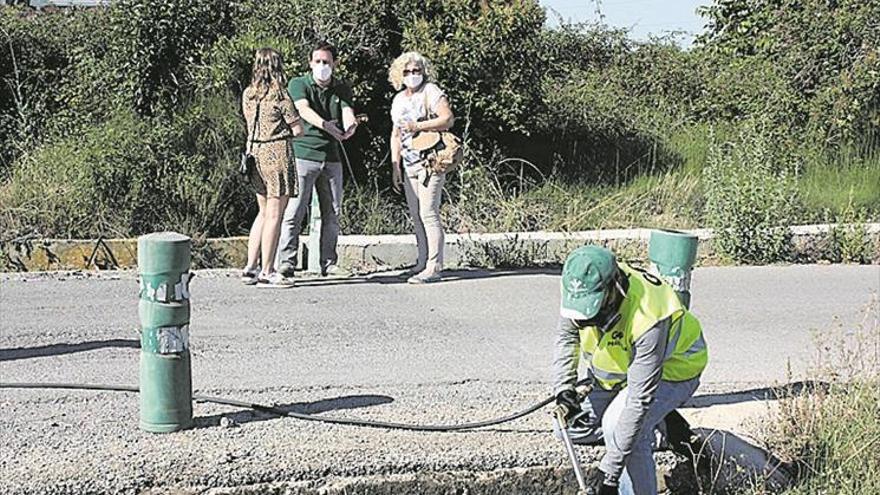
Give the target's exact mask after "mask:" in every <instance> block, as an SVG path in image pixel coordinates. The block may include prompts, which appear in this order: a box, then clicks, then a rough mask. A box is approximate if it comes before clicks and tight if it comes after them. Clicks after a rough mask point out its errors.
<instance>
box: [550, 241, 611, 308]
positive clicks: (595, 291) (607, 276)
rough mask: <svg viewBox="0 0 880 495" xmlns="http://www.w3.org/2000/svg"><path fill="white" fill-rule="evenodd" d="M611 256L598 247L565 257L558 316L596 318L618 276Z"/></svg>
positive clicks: (583, 248)
mask: <svg viewBox="0 0 880 495" xmlns="http://www.w3.org/2000/svg"><path fill="white" fill-rule="evenodd" d="M617 270H618V268H617V260H615V258H614V253H612V252H611V251H609V250H607V249H605V248H602V247H599V246H583V247H580V248H577V249H575V250H574V251H572V252H571V254H569V255H568V258H567V259H566V260H565V265H564V266H563V267H562V306H561V308H560V309H559V314H560V315H561V316H562V317H563V318H569V319H572V320H589V319H590V318H592V317H594V316H596V313H598V312H599V309H600V308H602V302H603V301H604V300H605V293H606V289H608V288H609V287H611V284H612V283H613V281H614V275H615V274H616V273H617Z"/></svg>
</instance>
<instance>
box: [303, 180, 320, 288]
mask: <svg viewBox="0 0 880 495" xmlns="http://www.w3.org/2000/svg"><path fill="white" fill-rule="evenodd" d="M308 250H309V258H308V266H307V267H306V271H308V272H309V273H317V274H319V275H320V273H321V204H320V202H319V201H318V190H317V189H313V190H312V206H311V213H310V214H309V249H308Z"/></svg>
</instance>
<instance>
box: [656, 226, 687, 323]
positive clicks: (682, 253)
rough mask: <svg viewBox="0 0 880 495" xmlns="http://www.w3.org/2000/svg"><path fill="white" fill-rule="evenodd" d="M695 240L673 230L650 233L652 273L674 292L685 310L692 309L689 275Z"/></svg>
mask: <svg viewBox="0 0 880 495" xmlns="http://www.w3.org/2000/svg"><path fill="white" fill-rule="evenodd" d="M697 242H698V240H697V236H695V235H693V234H688V233H686V232H678V231H675V230H653V231H651V240H650V241H649V243H648V259H650V260H651V271H653V272H655V273H657V274H658V275H660V277H662V278H663V279H664V280H665V281H666V282H667V283H669V285H671V286H672V288H673V289H675V292H676V293H677V294H678V297H679V299H681V303H682V304H684V306H685V307H686V308H690V305H691V271H692V270H693V268H694V262H695V261H696V259H697Z"/></svg>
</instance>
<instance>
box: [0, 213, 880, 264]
mask: <svg viewBox="0 0 880 495" xmlns="http://www.w3.org/2000/svg"><path fill="white" fill-rule="evenodd" d="M835 227H836V224H822V225H799V226H794V227H791V233H792V243H793V252H794V261H796V262H800V263H816V262H823V261H828V260H829V259H832V256H831V254H830V253H832V252H833V246H832V240H831V238H830V235H829V233H830V232H831V231H832V229H834V228H835ZM864 227H865V231H866V233H867V234H868V236H869V237H870V242H872V243H873V245H874V253H875V254H874V256H873V260H872V262H873V263H880V223H870V224H865V226H864ZM651 230H652V229H644V228H639V229H609V230H590V231H582V232H507V233H495V234H449V235H447V236H446V250H445V263H444V265H445V267H446V268H450V269H454V268H464V267H485V268H496V267H522V266H536V265H546V264H554V263H561V262H562V261H564V259H565V256H566V255H567V254H568V253H569V252H570V251H571V250H572V249H574V248H575V247H577V246H581V245H584V244H587V243H591V242H592V243H598V244H602V245H605V246H607V247H609V248H611V249H613V250H615V252H617V253H618V254H619V255H620V256H621V257H622V258H624V259H629V260H643V259H644V258H645V256H646V253H647V243H648V239H649V238H650V235H651ZM684 232H690V233H693V234H695V235H697V237H698V238H699V239H700V240H703V241H705V240H709V239H711V238H712V237H713V232H712V230H710V229H694V230H685V231H684ZM307 240H308V237H307V236H303V237H302V238H301V239H300V242H301V244H302V249H301V250H300V253H301V255H300V259H301V260H307V259H308V254H307V247H306V246H307ZM246 253H247V238H246V237H229V238H222V239H204V240H202V239H195V240H194V242H193V258H194V259H193V265H194V266H195V267H197V268H236V267H241V266H243V265H244V263H245V258H246ZM339 256H340V263H341V264H342V265H344V266H348V267H350V268H353V269H354V270H357V271H363V272H369V271H378V270H388V269H395V268H401V267H405V266H408V265H410V264H412V263H413V262H414V261H415V259H416V242H415V237H414V236H412V235H344V236H340V238H339ZM136 263H137V240H136V239H106V240H105V239H97V240H94V239H93V240H59V239H25V240H13V241H9V242H5V243H3V244H2V245H0V264H2V266H0V269H2V270H4V271H28V272H31V271H50V270H92V269H95V270H105V269H131V268H134V267H135V265H136ZM697 263H698V264H700V265H710V264H717V263H718V259H717V255H716V254H715V253H714V252H713V249H712V245H711V243H708V242H702V243H700V247H699V250H698V253H697Z"/></svg>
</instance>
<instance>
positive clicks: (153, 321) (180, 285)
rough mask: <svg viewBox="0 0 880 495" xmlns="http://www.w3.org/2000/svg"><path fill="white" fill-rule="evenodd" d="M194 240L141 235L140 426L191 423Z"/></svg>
mask: <svg viewBox="0 0 880 495" xmlns="http://www.w3.org/2000/svg"><path fill="white" fill-rule="evenodd" d="M190 248H191V243H190V238H189V237H187V236H185V235H181V234H178V233H175V232H159V233H154V234H147V235H143V236H141V237H139V238H138V275H139V283H140V302H139V303H138V313H139V315H140V320H141V364H140V409H141V420H140V427H141V429H142V430H145V431H149V432H152V433H168V432H172V431H177V430H183V429H186V428H189V427H191V426H192V423H193V421H192V370H191V367H190V359H189V316H190V311H189V281H190V279H191V278H192V277H191V274H190V273H189V267H190Z"/></svg>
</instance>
